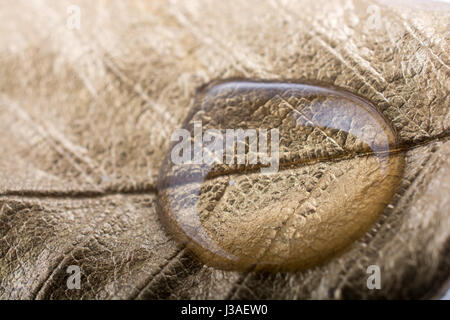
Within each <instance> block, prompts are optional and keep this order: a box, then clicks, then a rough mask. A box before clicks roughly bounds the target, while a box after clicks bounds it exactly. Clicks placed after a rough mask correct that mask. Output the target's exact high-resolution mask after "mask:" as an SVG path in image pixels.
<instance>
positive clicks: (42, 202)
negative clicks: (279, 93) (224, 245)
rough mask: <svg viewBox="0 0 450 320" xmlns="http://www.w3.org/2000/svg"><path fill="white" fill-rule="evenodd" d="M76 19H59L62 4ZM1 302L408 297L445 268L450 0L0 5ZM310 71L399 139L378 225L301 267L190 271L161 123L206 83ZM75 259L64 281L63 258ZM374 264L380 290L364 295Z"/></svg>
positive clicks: (192, 264)
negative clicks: (165, 166)
mask: <svg viewBox="0 0 450 320" xmlns="http://www.w3.org/2000/svg"><path fill="white" fill-rule="evenodd" d="M73 4H74V5H77V6H79V7H80V9H81V11H80V13H81V24H80V27H81V28H80V30H76V29H70V28H68V26H67V19H68V17H69V16H70V13H68V11H67V9H68V7H69V6H70V5H73ZM1 7H2V8H3V9H2V10H1V12H0V21H1V22H0V25H1V28H0V127H1V129H2V135H1V136H0V150H1V152H0V154H1V155H0V195H1V198H0V208H1V210H0V220H1V221H0V297H1V298H3V299H6V298H14V299H35V298H51V299H76V298H105V299H113V298H133V299H134V298H137V299H145V298H160V299H165V298H170V299H176V298H178V299H179V298H216V299H218V298H241V299H242V298H282V299H302V298H349V297H352V298H412V297H426V296H428V295H430V294H432V293H433V292H435V291H436V290H437V289H438V287H439V285H440V284H442V282H443V280H445V279H446V278H447V277H448V275H449V271H448V270H449V266H450V261H449V258H448V257H449V232H450V215H449V211H448V208H449V200H448V199H449V197H448V194H449V192H450V184H449V183H450V182H449V181H450V179H449V178H450V176H449V172H450V171H449V161H448V159H449V152H450V147H449V142H448V139H447V138H448V135H449V129H448V127H449V117H448V113H449V112H448V108H449V105H450V101H449V99H450V98H449V95H448V88H449V73H450V71H449V68H450V67H449V63H450V62H449V60H450V59H449V55H448V52H449V50H448V31H449V27H448V21H449V16H450V7H449V5H448V4H444V3H439V2H435V3H433V5H431V4H429V3H424V2H413V3H410V2H408V4H405V3H402V2H398V1H393V2H385V1H382V2H381V1H380V2H373V1H344V0H342V1H337V0H336V1H325V0H317V1H281V0H279V1H276V0H273V1H272V0H267V1H257V2H256V1H255V2H253V1H226V2H225V1H223V2H218V1H138V0H135V1H126V2H125V1H96V2H92V1H57V2H56V1H33V0H30V1H25V0H22V1H14V2H11V1H6V0H2V1H1ZM232 77H240V78H259V79H297V80H302V79H306V80H309V81H319V82H321V83H325V84H330V85H334V86H337V87H340V88H343V89H345V90H348V91H349V92H352V93H354V94H357V95H359V96H361V97H363V98H365V99H366V100H368V101H370V102H371V103H372V104H374V105H375V106H376V108H377V109H378V110H379V111H380V112H382V113H383V115H384V116H385V117H386V118H387V119H388V120H389V121H390V122H391V123H392V125H393V126H394V128H395V129H396V131H397V133H398V135H399V139H400V143H401V144H402V145H405V146H407V147H408V151H407V152H406V164H405V169H404V176H403V178H402V180H401V183H400V187H399V190H398V192H397V194H396V195H395V196H394V198H393V200H392V202H391V203H390V205H388V206H387V207H386V209H385V210H384V212H383V214H382V216H381V218H380V220H379V221H378V222H377V223H376V224H375V225H374V226H373V227H372V228H371V230H370V231H369V232H368V233H367V234H366V235H365V236H364V237H363V238H362V239H361V240H358V241H356V242H355V243H354V244H353V245H352V246H351V248H350V249H349V250H347V251H346V252H345V253H344V254H342V255H340V256H339V257H337V258H335V259H333V260H331V261H330V262H328V263H327V264H324V265H322V266H319V267H316V268H313V269H309V270H307V271H303V272H296V273H276V274H264V273H255V272H248V273H240V272H231V271H221V270H217V269H214V268H211V267H207V266H203V265H202V264H200V263H199V262H198V261H197V260H196V259H194V258H193V257H192V256H191V255H190V253H189V252H188V251H187V250H186V249H185V248H184V247H183V246H181V245H179V244H178V243H177V242H176V241H175V240H174V239H172V238H171V237H169V236H168V235H167V234H166V233H165V232H164V230H163V229H162V226H161V223H160V221H159V218H158V214H157V210H156V198H157V192H156V188H155V184H156V179H157V175H158V170H159V168H160V167H161V164H162V161H163V159H164V157H165V155H166V153H167V151H168V148H169V144H170V139H169V137H170V134H171V132H172V131H173V130H174V129H176V128H178V127H180V126H181V123H182V121H183V120H184V119H185V118H186V116H187V115H188V113H189V111H190V110H191V108H192V107H193V104H194V96H195V92H196V89H197V88H199V87H200V86H202V85H204V84H206V83H209V82H210V81H212V80H215V79H225V78H232ZM73 264H77V265H79V266H80V267H81V269H82V289H81V290H68V289H67V287H66V278H67V273H66V268H67V267H68V266H69V265H73ZM372 264H376V265H379V266H380V268H381V271H382V288H381V290H367V287H366V279H367V274H366V268H367V266H368V265H372Z"/></svg>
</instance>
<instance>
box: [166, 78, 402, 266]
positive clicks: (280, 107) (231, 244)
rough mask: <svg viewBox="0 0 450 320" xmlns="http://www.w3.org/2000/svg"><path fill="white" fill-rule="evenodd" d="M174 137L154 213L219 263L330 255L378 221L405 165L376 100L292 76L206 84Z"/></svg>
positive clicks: (302, 260) (303, 261)
mask: <svg viewBox="0 0 450 320" xmlns="http://www.w3.org/2000/svg"><path fill="white" fill-rule="evenodd" d="M239 129H240V130H239ZM227 134H229V135H227ZM228 138H229V140H228ZM172 139H173V141H174V142H173V144H172V147H171V149H170V152H169V154H168V156H167V158H166V160H165V161H164V163H163V166H162V168H161V172H160V179H159V186H158V190H159V191H158V202H159V207H160V213H161V217H162V220H163V222H164V224H165V225H166V227H167V228H168V230H169V231H170V232H171V233H172V234H173V235H174V236H175V238H177V239H178V240H179V241H182V242H183V243H184V244H185V245H186V246H187V247H188V248H190V249H191V250H192V251H193V252H194V253H195V254H196V255H197V256H198V257H199V258H200V259H201V260H202V261H203V262H204V263H206V264H208V265H212V266H215V267H218V268H222V269H234V270H274V271H278V270H298V269H304V268H308V267H311V266H314V265H316V264H318V263H321V262H323V261H325V260H327V259H329V258H330V257H332V256H333V255H335V254H337V253H338V252H341V251H342V250H344V249H345V248H346V247H348V246H349V245H350V244H351V243H352V242H353V241H355V240H356V239H358V238H359V237H360V236H361V235H363V234H364V232H366V231H367V230H368V229H369V228H370V226H371V225H372V224H373V223H374V222H375V221H376V220H377V218H378V217H379V215H380V214H381V212H382V211H383V210H384V208H385V207H386V206H387V205H388V204H389V202H390V201H391V198H392V196H393V195H394V193H395V190H396V187H397V184H398V182H399V180H400V178H401V176H402V171H403V166H404V156H403V154H402V153H401V152H400V150H399V148H398V140H397V136H396V134H395V131H394V130H393V128H392V127H391V126H390V124H389V123H388V122H387V121H386V120H385V119H384V117H383V116H382V114H381V113H379V112H378V111H377V109H376V108H375V107H373V106H372V105H371V104H369V103H368V102H366V101H365V100H363V99H361V98H359V97H357V96H355V95H353V94H350V93H348V92H345V91H343V90H340V89H336V88H333V87H322V86H316V85H311V84H300V83H294V82H264V81H222V82H215V83H211V84H209V85H207V86H205V87H204V88H202V89H201V90H200V91H199V92H198V94H197V97H196V101H195V104H194V107H193V110H192V111H191V113H190V114H189V116H188V117H187V119H186V121H185V124H184V126H183V130H178V131H176V132H174V135H173V136H172ZM233 139H235V140H233ZM231 181H233V182H231Z"/></svg>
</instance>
